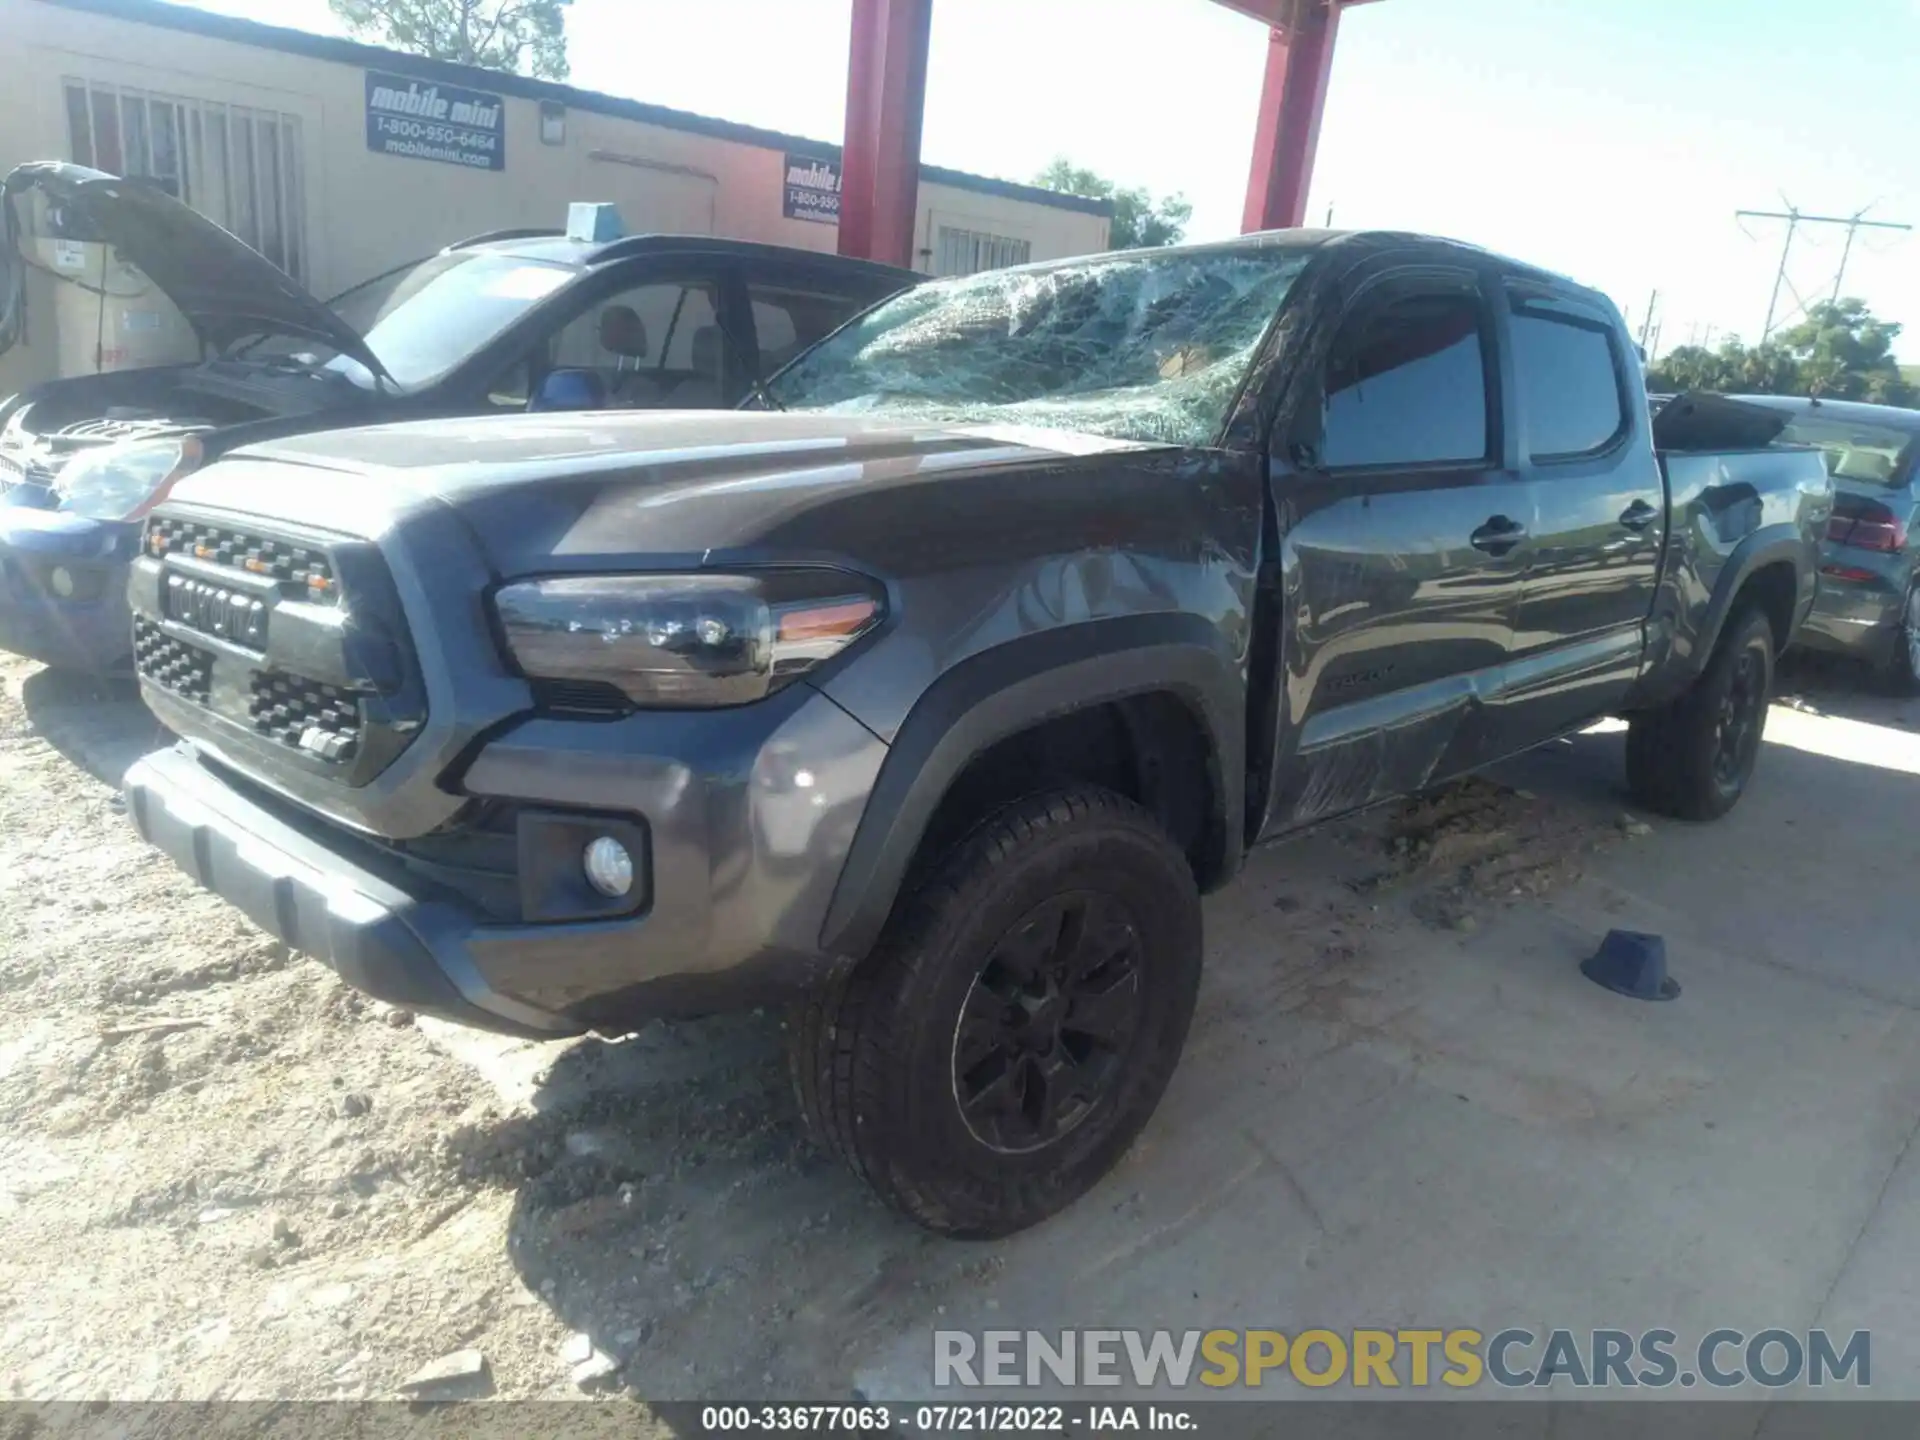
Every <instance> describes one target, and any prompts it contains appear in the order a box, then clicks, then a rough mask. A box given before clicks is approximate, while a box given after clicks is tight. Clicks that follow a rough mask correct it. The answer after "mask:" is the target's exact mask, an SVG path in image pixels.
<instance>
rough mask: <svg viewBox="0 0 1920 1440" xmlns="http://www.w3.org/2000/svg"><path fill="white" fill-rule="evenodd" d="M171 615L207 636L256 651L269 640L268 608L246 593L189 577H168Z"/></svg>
mask: <svg viewBox="0 0 1920 1440" xmlns="http://www.w3.org/2000/svg"><path fill="white" fill-rule="evenodd" d="M167 615H168V616H169V617H170V618H171V619H174V620H177V621H179V622H180V623H181V624H182V625H186V626H188V627H190V628H191V629H194V630H198V631H200V632H201V634H203V635H215V636H218V637H219V638H221V639H223V640H232V641H234V642H235V643H237V644H241V645H251V646H253V647H255V648H256V649H257V648H259V647H261V646H263V645H265V644H266V641H267V607H266V605H265V604H264V603H262V602H261V601H260V600H258V599H255V598H254V597H253V596H251V595H248V594H246V593H245V592H243V591H238V590H228V589H226V588H225V587H223V586H220V585H215V584H213V583H211V582H209V581H206V580H194V579H191V578H189V577H187V576H185V575H169V576H168V577H167Z"/></svg>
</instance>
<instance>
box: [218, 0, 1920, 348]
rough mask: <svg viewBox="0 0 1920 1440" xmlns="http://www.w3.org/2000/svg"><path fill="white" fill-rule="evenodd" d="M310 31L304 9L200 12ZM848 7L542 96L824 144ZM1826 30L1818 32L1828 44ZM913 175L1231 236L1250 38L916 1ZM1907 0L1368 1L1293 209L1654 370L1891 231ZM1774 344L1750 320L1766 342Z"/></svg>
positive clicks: (1261, 42) (1214, 25)
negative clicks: (1648, 326) (924, 165)
mask: <svg viewBox="0 0 1920 1440" xmlns="http://www.w3.org/2000/svg"><path fill="white" fill-rule="evenodd" d="M200 3H202V4H203V5H204V7H205V8H208V9H216V10H221V11H224V12H226V13H229V14H239V15H245V16H249V17H251V18H254V19H259V20H267V21H271V22H273V23H276V24H283V25H294V26H299V27H302V28H307V29H315V30H325V31H331V32H334V33H338V32H339V27H338V25H337V23H336V22H334V20H333V18H332V16H331V14H330V13H329V11H328V9H327V6H326V3H325V0H200ZM850 11H851V0H575V3H574V5H573V7H572V9H571V11H570V12H569V15H570V18H569V21H568V34H569V37H570V50H571V58H572V63H573V76H572V82H573V83H574V84H576V85H579V86H581V87H583V88H586V89H591V90H602V91H607V92H609V93H612V94H617V95H626V96H631V97H633V98H635V99H639V100H645V101H650V102H653V103H655V104H661V105H670V106H673V107H675V108H678V109H683V110H692V111H695V112H698V113H701V114H706V115H714V116H719V117H722V118H724V119H728V120H736V121H741V122H744V123H747V124H752V125H760V126H765V127H767V128H770V129H775V130H782V131H787V132H789V133H793V134H798V135H804V136H809V137H812V138H816V139H824V140H838V139H839V138H840V135H841V126H842V110H843V105H844V101H845V97H846V75H847V56H846V51H847V25H848V19H849V14H850ZM1843 15H1844V20H1843V19H1842V18H1841V17H1842V16H1843ZM933 16H934V18H933V42H932V58H931V61H930V64H929V73H928V80H927V101H926V118H925V123H924V134H923V139H922V147H921V153H922V155H923V157H924V158H925V159H926V160H927V161H928V162H929V163H932V164H937V165H945V166H949V167H951V168H954V169H959V170H970V171H974V172H976V173H979V174H985V175H997V176H1002V177H1004V178H1007V179H1014V180H1025V179H1030V178H1032V176H1033V175H1034V173H1035V172H1037V171H1038V170H1040V169H1041V168H1042V167H1043V166H1045V165H1046V164H1047V163H1048V162H1049V161H1050V160H1052V159H1053V158H1054V157H1056V156H1062V155H1064V156H1067V157H1068V158H1070V159H1072V160H1073V161H1074V163H1076V164H1078V165H1083V166H1087V167H1090V168H1092V169H1093V170H1096V171H1098V172H1100V173H1101V174H1104V175H1107V176H1109V177H1111V178H1113V179H1114V180H1116V181H1118V182H1119V183H1121V184H1125V185H1143V186H1145V187H1146V188H1148V189H1149V190H1151V191H1153V192H1154V193H1156V194H1164V193H1171V192H1176V191H1177V192H1179V193H1182V194H1184V195H1185V196H1186V197H1187V199H1189V200H1190V201H1191V202H1192V203H1193V207H1194V208H1193V222H1192V224H1191V226H1190V227H1189V231H1188V234H1189V238H1192V239H1196V240H1204V239H1212V238H1218V237H1224V236H1227V235H1231V234H1233V233H1235V232H1236V231H1237V230H1238V229H1239V223H1240V209H1241V203H1242V200H1243V197H1244V196H1245V193H1246V186H1247V173H1248V167H1249V163H1250V156H1251V145H1252V132H1253V123H1254V115H1255V111H1256V109H1257V107H1258V102H1259V94H1260V81H1261V75H1262V70H1263V66H1264V63H1265V56H1266V49H1267V45H1266V33H1267V32H1266V31H1265V29H1264V28H1263V27H1262V26H1261V25H1259V24H1258V23H1257V22H1255V21H1253V20H1249V19H1247V18H1245V17H1243V16H1241V15H1238V14H1236V13H1234V12H1232V11H1229V10H1227V9H1225V8H1224V7H1223V6H1221V5H1218V4H1215V3H1212V0H934V9H933ZM1916 56H1920V0H1829V3H1828V4H1827V5H1826V6H1815V5H1812V4H1810V3H1809V0H1378V3H1371V4H1366V5H1361V6H1359V7H1357V8H1355V9H1353V10H1351V11H1350V12H1348V13H1347V14H1346V15H1345V17H1344V18H1343V20H1342V22H1341V26H1340V36H1339V44H1338V47H1337V50H1336V53H1335V58H1334V67H1333V81H1332V88H1331V91H1330V93H1329V97H1328V101H1327V108H1326V115H1325V119H1324V121H1323V122H1322V128H1321V137H1320V152H1319V159H1318V162H1317V165H1316V167H1315V170H1314V177H1313V187H1312V193H1311V199H1310V202H1309V207H1308V209H1309V216H1310V219H1311V221H1312V223H1316V224H1317V223H1321V222H1322V221H1324V220H1325V218H1326V217H1327V214H1328V212H1329V210H1331V212H1332V216H1333V223H1334V224H1335V225H1337V226H1340V227H1343V228H1347V227H1373V226H1380V227H1390V228H1394V229H1401V230H1418V231H1426V232H1429V233H1434V234H1440V235H1449V236H1453V237H1456V238H1458V239H1462V240H1468V241H1471V242H1473V243H1476V244H1480V245H1485V246H1487V247H1489V248H1492V249H1495V250H1499V251H1502V252H1504V253H1507V254H1510V255H1513V256H1515V257H1516V258H1518V259H1521V260H1525V261H1529V262H1531V263H1534V264H1538V265H1543V266H1546V267H1547V268H1549V269H1553V270H1558V271H1561V272H1563V273H1565V274H1568V275H1571V276H1573V277H1575V278H1576V279H1578V280H1581V281H1583V282H1585V283H1587V284H1590V285H1593V286H1596V287H1598V288H1599V289H1601V290H1604V291H1606V292H1607V293H1608V294H1609V295H1611V296H1612V297H1613V299H1614V301H1615V302H1616V303H1617V304H1618V305H1619V306H1620V307H1621V308H1622V309H1623V310H1625V311H1626V312H1627V316H1628V321H1629V323H1630V324H1631V325H1632V326H1633V327H1634V328H1635V329H1636V330H1638V329H1639V328H1640V326H1641V325H1642V323H1643V322H1644V320H1645V318H1646V315H1647V311H1648V306H1649V299H1650V296H1651V295H1652V292H1654V291H1656V290H1657V291H1658V292H1659V300H1658V304H1657V307H1656V309H1655V323H1656V324H1657V325H1658V327H1659V339H1658V348H1659V349H1660V350H1661V351H1666V350H1670V349H1672V348H1673V347H1674V346H1675V345H1680V344H1686V343H1689V342H1702V341H1704V342H1709V343H1718V342H1719V341H1720V340H1721V339H1722V338H1724V337H1725V336H1726V335H1727V334H1729V333H1733V334H1738V335H1740V336H1741V337H1742V338H1744V339H1746V340H1747V341H1749V342H1751V341H1753V340H1756V339H1758V338H1759V334H1760V330H1761V328H1762V324H1763V322H1764V320H1765V317H1766V313H1767V308H1768V300H1769V295H1770V292H1771V290H1772V288H1773V283H1774V275H1775V270H1776V267H1777V265H1778V263H1779V259H1780V251H1781V244H1782V241H1783V239H1784V232H1785V226H1784V224H1782V223H1781V222H1775V221H1766V220H1747V221H1741V220H1737V219H1736V218H1735V215H1734V212H1735V210H1737V209H1742V208H1746V209H1756V210H1785V209H1787V208H1788V205H1789V203H1790V204H1792V205H1794V206H1797V207H1798V208H1799V209H1800V210H1801V211H1802V212H1803V213H1807V214H1819V215H1837V216H1843V217H1844V216H1847V215H1851V214H1854V213H1856V212H1858V211H1861V210H1863V209H1865V210H1866V212H1867V218H1869V219H1881V220H1891V221H1908V222H1914V223H1916V224H1920V163H1916V156H1917V155H1920V148H1917V147H1916V146H1915V144H1914V142H1913V140H1912V138H1911V136H1912V132H1911V131H1910V130H1909V129H1908V125H1909V124H1910V123H1911V122H1910V119H1909V118H1907V117H1909V116H1910V114H1911V111H1910V109H1909V108H1908V107H1909V105H1910V103H1911V100H1910V98H1909V99H1906V100H1902V102H1901V104H1899V105H1895V104H1894V103H1893V102H1894V101H1895V100H1896V99H1899V98H1900V97H1903V96H1907V97H1910V96H1911V94H1912V92H1910V91H1909V90H1908V89H1907V85H1908V84H1910V83H1912V76H1913V74H1914V73H1915V72H1914V67H1913V63H1912V62H1913V59H1914V57H1916ZM1844 240H1845V232H1844V230H1842V229H1841V228H1840V227H1835V226H1811V227H1802V228H1801V229H1800V230H1799V232H1798V233H1797V234H1796V237H1795V240H1794V246H1793V254H1792V258H1791V260H1790V262H1789V267H1788V273H1787V279H1788V282H1789V286H1790V288H1789V289H1786V290H1783V291H1782V292H1781V300H1780V314H1781V316H1782V317H1787V316H1790V315H1791V314H1792V312H1793V311H1794V309H1795V305H1796V301H1795V294H1794V292H1796V291H1797V293H1798V294H1799V295H1800V296H1801V297H1804V298H1805V299H1807V300H1809V301H1812V300H1818V299H1824V298H1826V297H1828V296H1829V295H1831V294H1832V291H1833V287H1834V281H1835V275H1836V271H1837V269H1838V267H1839V264H1840V260H1841V250H1842V245H1843V242H1844ZM1844 293H1846V294H1849V295H1858V296H1860V297H1861V298H1863V299H1865V300H1866V301H1867V302H1868V303H1869V304H1870V305H1871V306H1872V307H1873V309H1874V310H1875V312H1876V313H1878V314H1880V315H1882V316H1884V317H1886V318H1889V319H1893V320H1900V321H1905V322H1906V323H1907V324H1908V325H1909V326H1910V327H1911V330H1910V333H1909V334H1907V335H1905V336H1903V337H1902V339H1901V341H1900V342H1899V344H1898V346H1897V349H1898V351H1899V353H1900V357H1901V359H1902V360H1904V361H1908V362H1920V233H1917V234H1915V235H1911V236H1910V235H1906V234H1904V233H1902V232H1898V231H1861V232H1859V235H1858V238H1857V239H1856V241H1855V243H1854V247H1853V251H1852V255H1851V257H1850V258H1849V260H1848V265H1847V272H1846V284H1845V288H1844ZM1779 323H1780V321H1779V320H1776V325H1778V324H1779Z"/></svg>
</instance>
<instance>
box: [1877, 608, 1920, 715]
mask: <svg viewBox="0 0 1920 1440" xmlns="http://www.w3.org/2000/svg"><path fill="white" fill-rule="evenodd" d="M1880 685H1881V688H1882V689H1884V690H1885V691H1886V692H1887V693H1888V694H1889V695H1897V696H1899V697H1900V698H1902V699H1906V698H1908V697H1910V696H1914V695H1920V580H1915V581H1914V582H1913V583H1912V584H1911V585H1909V586H1908V587H1907V598H1906V600H1905V602H1904V603H1903V604H1902V605H1901V607H1900V623H1899V626H1898V628H1897V629H1896V630H1895V632H1894V637H1893V651H1892V653H1891V654H1889V655H1888V656H1887V663H1886V664H1885V665H1884V666H1883V667H1882V668H1881V671H1880Z"/></svg>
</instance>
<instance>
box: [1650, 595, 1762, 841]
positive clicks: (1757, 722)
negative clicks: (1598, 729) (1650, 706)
mask: <svg viewBox="0 0 1920 1440" xmlns="http://www.w3.org/2000/svg"><path fill="white" fill-rule="evenodd" d="M1773 645H1774V636H1773V626H1772V625H1771V624H1770V623H1769V622H1768V620H1767V617H1766V616H1765V614H1763V613H1762V612H1761V611H1759V610H1757V609H1747V610H1742V611H1740V612H1739V613H1737V614H1736V615H1735V616H1734V617H1733V619H1732V620H1730V621H1729V622H1728V624H1727V628H1726V630H1725V631H1723V632H1722V634H1721V636H1720V643H1719V644H1718V645H1716V646H1715V647H1714V651H1713V655H1712V657H1711V658H1710V659H1709V660H1708V661H1707V668H1706V669H1705V670H1704V671H1702V672H1701V674H1700V677H1699V679H1697V680H1695V681H1694V682H1693V685H1692V687H1691V688H1690V689H1689V690H1688V691H1687V692H1686V693H1685V694H1684V695H1682V696H1680V697H1679V698H1678V699H1676V700H1674V701H1673V702H1672V703H1671V704H1669V705H1667V706H1666V707H1665V708H1663V709H1660V710H1656V711H1649V712H1646V713H1644V714H1640V715H1636V716H1634V717H1632V719H1631V720H1630V721H1629V722H1628V729H1627V788H1628V789H1629V790H1630V791H1632V793H1633V797H1634V799H1635V800H1636V801H1638V802H1639V803H1640V804H1641V805H1643V806H1644V807H1646V808H1647V809H1649V810H1652V811H1654V812H1655V813H1656V814H1660V815H1670V816H1672V817H1673V818H1674V819H1676V820H1718V819H1719V818H1720V817H1721V816H1722V815H1724V814H1726V813H1727V812H1728V811H1729V810H1731V809H1732V808H1733V807H1734V806H1735V805H1736V804H1737V803H1739V800H1740V797H1741V796H1742V795H1743V794H1745V793H1746V789H1747V784H1748V782H1749V781H1750V780H1752V778H1753V771H1754V766H1755V765H1756V764H1757V763H1758V761H1759V758H1760V741H1761V737H1762V735H1763V734H1764V733H1765V731H1766V725H1767V704H1768V702H1769V701H1770V700H1771V698H1772V696H1773V667H1774V652H1773Z"/></svg>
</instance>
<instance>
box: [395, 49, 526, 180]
mask: <svg viewBox="0 0 1920 1440" xmlns="http://www.w3.org/2000/svg"><path fill="white" fill-rule="evenodd" d="M367 148H368V149H369V150H373V151H377V152H378V153H380V154H382V155H399V156H401V157H403V158H406V159H411V160H438V161H440V162H441V163H442V164H445V165H464V166H466V167H467V168H468V169H470V170H504V169H506V168H507V133H506V102H505V101H503V100H502V99H501V97H500V96H498V95H489V94H488V93H487V92H486V91H484V90H466V89H463V88H461V87H460V86H458V85H442V84H440V83H439V82H437V81H430V82H422V81H419V80H415V79H413V78H412V77H411V76H407V75H391V74H388V73H387V72H386V71H384V70H369V71H367Z"/></svg>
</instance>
